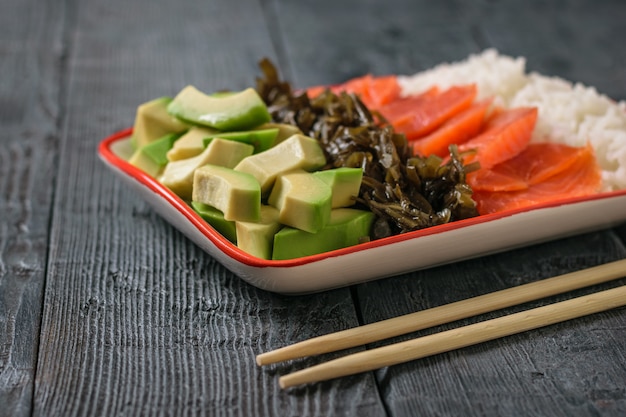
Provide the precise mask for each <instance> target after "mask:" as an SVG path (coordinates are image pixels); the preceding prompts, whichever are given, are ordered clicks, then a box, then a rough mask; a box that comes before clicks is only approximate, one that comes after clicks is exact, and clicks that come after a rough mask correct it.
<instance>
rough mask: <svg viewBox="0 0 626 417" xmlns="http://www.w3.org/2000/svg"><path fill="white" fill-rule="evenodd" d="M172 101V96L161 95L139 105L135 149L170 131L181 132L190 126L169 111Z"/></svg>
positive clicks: (134, 132)
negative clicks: (168, 107)
mask: <svg viewBox="0 0 626 417" xmlns="http://www.w3.org/2000/svg"><path fill="white" fill-rule="evenodd" d="M171 101H172V99H171V97H160V98H157V99H154V100H151V101H148V102H146V103H143V104H141V105H139V107H137V113H136V116H135V125H134V127H133V136H132V141H133V143H134V146H135V149H138V148H140V147H142V146H144V145H147V144H148V143H150V142H153V141H155V140H157V139H160V138H162V137H163V136H165V135H166V134H168V133H181V132H183V131H185V130H187V129H188V128H189V126H187V125H186V124H185V123H183V122H181V121H180V120H178V119H176V118H175V117H173V116H172V115H171V114H169V113H168V112H167V106H168V105H169V103H170V102H171Z"/></svg>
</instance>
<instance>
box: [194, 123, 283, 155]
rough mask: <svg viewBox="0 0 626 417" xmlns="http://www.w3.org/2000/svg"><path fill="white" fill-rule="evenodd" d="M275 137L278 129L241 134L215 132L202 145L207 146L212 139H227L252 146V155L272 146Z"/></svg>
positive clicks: (254, 130) (256, 130)
mask: <svg viewBox="0 0 626 417" xmlns="http://www.w3.org/2000/svg"><path fill="white" fill-rule="evenodd" d="M277 135H278V128H271V129H253V130H246V131H243V132H216V133H214V134H213V135H210V136H208V137H206V138H205V139H204V145H205V146H207V145H208V144H209V142H211V140H212V139H213V138H220V139H229V140H235V141H238V142H244V143H248V144H250V145H252V146H254V153H259V152H263V151H266V150H268V149H269V148H271V147H272V146H274V142H275V141H276V136H277Z"/></svg>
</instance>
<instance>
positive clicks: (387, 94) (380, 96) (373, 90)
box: [365, 75, 401, 109]
mask: <svg viewBox="0 0 626 417" xmlns="http://www.w3.org/2000/svg"><path fill="white" fill-rule="evenodd" d="M368 92H369V94H368V96H369V103H365V105H367V106H368V107H369V108H372V109H378V108H379V107H381V106H384V105H386V104H389V103H391V102H393V101H395V100H397V99H398V98H400V92H401V88H400V84H399V83H398V77H397V76H396V75H385V76H381V77H374V78H372V79H371V80H370V84H369V86H368Z"/></svg>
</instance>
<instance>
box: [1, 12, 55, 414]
mask: <svg viewBox="0 0 626 417" xmlns="http://www.w3.org/2000/svg"><path fill="white" fill-rule="evenodd" d="M0 8H1V9H2V13H0V74H2V76H1V77H0V126H2V128H1V129H0V404H2V407H0V415H2V416H27V415H30V412H31V402H32V395H33V384H34V379H35V378H34V373H35V366H36V358H37V345H38V341H39V326H40V320H41V302H42V297H43V288H44V283H45V270H46V254H47V247H48V224H49V219H50V214H49V213H50V204H51V202H52V198H53V181H54V178H55V176H56V163H55V162H56V159H57V156H58V152H57V151H58V147H57V145H58V130H59V129H58V125H59V123H60V120H61V118H62V115H63V109H62V107H61V106H60V105H59V101H60V97H62V95H63V85H64V81H63V77H62V72H61V67H62V54H63V52H64V51H63V49H62V48H61V47H60V46H61V45H62V42H61V40H62V37H63V31H62V29H63V24H62V23H63V19H64V15H65V11H64V9H63V7H55V6H53V5H52V4H50V3H46V4H40V3H39V2H35V1H29V0H24V1H23V0H4V1H2V4H1V6H0Z"/></svg>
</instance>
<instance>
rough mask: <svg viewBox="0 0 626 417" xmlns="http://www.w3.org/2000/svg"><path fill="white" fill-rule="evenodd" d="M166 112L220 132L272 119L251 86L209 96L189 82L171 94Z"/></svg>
mask: <svg viewBox="0 0 626 417" xmlns="http://www.w3.org/2000/svg"><path fill="white" fill-rule="evenodd" d="M167 111H168V112H169V113H170V114H172V115H174V116H176V117H177V118H179V119H181V120H183V121H185V122H187V123H191V124H196V125H201V126H208V127H212V128H215V129H218V130H223V131H236V130H248V129H252V128H254V127H257V126H259V125H261V124H263V123H267V122H269V121H270V119H271V117H270V114H269V112H268V110H267V106H266V105H265V103H264V102H263V99H262V98H261V97H260V96H259V94H258V93H257V92H256V90H254V89H253V88H247V89H245V90H243V91H241V92H238V93H234V94H228V95H218V96H211V95H208V94H205V93H203V92H201V91H199V90H198V89H197V88H195V87H194V86H191V85H189V86H187V87H185V88H183V89H182V90H181V91H180V92H179V93H178V94H177V95H176V97H174V99H173V100H172V102H171V103H169V105H168V106H167Z"/></svg>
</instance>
